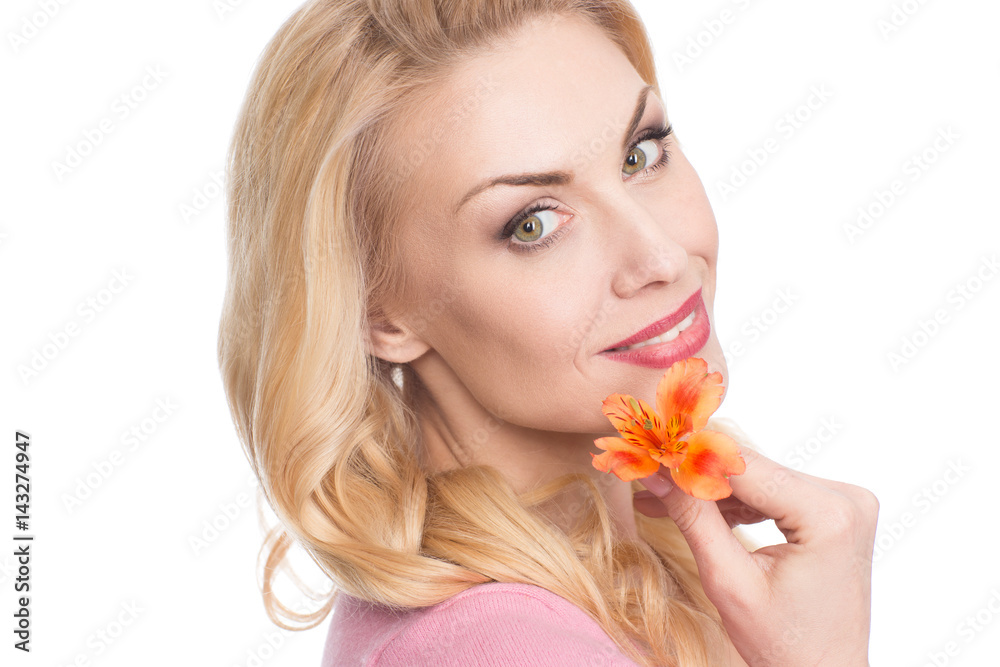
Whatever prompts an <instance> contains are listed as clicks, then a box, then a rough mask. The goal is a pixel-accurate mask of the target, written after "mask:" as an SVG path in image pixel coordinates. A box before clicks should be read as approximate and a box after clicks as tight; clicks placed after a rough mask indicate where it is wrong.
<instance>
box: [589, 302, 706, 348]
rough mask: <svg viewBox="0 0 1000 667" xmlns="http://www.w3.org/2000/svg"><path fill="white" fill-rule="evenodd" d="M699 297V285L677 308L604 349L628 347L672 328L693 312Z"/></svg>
mask: <svg viewBox="0 0 1000 667" xmlns="http://www.w3.org/2000/svg"><path fill="white" fill-rule="evenodd" d="M700 299H701V288H700V287H699V288H698V290H697V291H696V292H695V293H694V294H692V295H691V296H689V297H688V298H687V300H686V301H685V302H684V303H682V304H681V305H680V306H679V307H678V308H677V310H675V311H674V312H672V313H670V314H669V315H667V316H666V317H664V318H663V319H662V320H657V321H656V322H653V323H652V324H650V325H649V326H648V327H644V328H643V329H640V330H639V331H637V332H636V333H634V334H632V335H631V336H629V337H628V338H626V339H625V340H622V341H618V342H617V343H615V344H614V345H612V346H611V347H609V348H608V349H606V350H604V351H605V352H609V351H611V350H613V349H615V348H618V347H628V346H629V345H633V344H635V343H639V342H642V341H644V340H647V339H649V338H653V337H654V336H659V335H660V334H662V333H664V332H667V331H670V330H671V329H672V328H674V327H675V326H677V324H678V323H679V322H680V321H681V320H683V319H684V318H685V317H687V316H688V315H690V314H691V313H692V312H694V309H695V308H696V307H697V306H698V301H699V300H700Z"/></svg>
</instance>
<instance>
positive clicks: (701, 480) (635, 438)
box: [590, 357, 746, 500]
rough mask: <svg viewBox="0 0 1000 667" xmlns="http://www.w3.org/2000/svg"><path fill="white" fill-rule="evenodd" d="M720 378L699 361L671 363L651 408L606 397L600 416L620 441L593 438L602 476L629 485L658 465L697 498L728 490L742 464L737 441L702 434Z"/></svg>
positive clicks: (723, 494)
mask: <svg viewBox="0 0 1000 667" xmlns="http://www.w3.org/2000/svg"><path fill="white" fill-rule="evenodd" d="M722 389H723V387H722V374H721V373H719V372H717V371H716V372H714V373H709V372H708V364H707V363H706V362H705V360H704V359H699V358H697V357H691V358H689V359H684V360H682V361H678V362H676V363H675V364H674V365H672V366H671V367H670V368H668V369H667V372H666V373H664V374H663V377H662V378H660V382H659V384H658V385H657V386H656V410H654V409H653V408H652V407H651V406H650V405H649V404H648V403H646V402H645V401H643V400H642V399H636V398H633V397H631V396H627V395H623V394H611V395H610V396H608V397H607V398H606V399H604V404H603V406H602V408H601V412H603V413H604V414H605V416H607V418H608V419H609V420H611V424H612V425H613V426H614V427H615V428H616V429H617V430H618V432H619V433H621V435H622V437H620V438H617V437H608V438H598V439H597V440H595V441H594V444H595V445H597V446H598V447H600V448H601V449H603V450H605V452H604V453H603V454H599V455H595V454H591V455H590V456H591V457H592V460H591V462H592V463H593V464H594V467H595V468H597V469H598V470H600V471H601V472H612V473H614V474H615V475H616V476H617V477H618V478H619V479H621V480H622V481H625V482H630V481H632V480H634V479H639V478H640V477H648V476H649V475H652V474H653V473H654V472H656V471H657V470H658V469H659V467H660V464H661V463H662V464H663V465H664V466H666V467H667V468H670V476H671V477H672V478H673V480H674V484H676V485H677V486H679V487H680V488H681V490H682V491H684V492H685V493H687V494H688V495H690V496H694V497H695V498H701V499H702V500H720V499H722V498H726V497H728V496H729V495H730V494H731V493H732V492H733V489H732V487H730V486H729V476H730V475H740V474H742V473H743V472H744V471H745V470H746V462H745V461H744V460H743V457H742V456H740V449H739V446H738V445H737V444H736V441H735V440H733V439H732V438H730V437H729V436H728V435H726V434H724V433H719V432H718V431H707V430H704V429H705V424H707V423H708V418H709V417H711V416H712V413H713V412H715V411H716V410H717V409H718V407H719V403H720V402H721V401H722Z"/></svg>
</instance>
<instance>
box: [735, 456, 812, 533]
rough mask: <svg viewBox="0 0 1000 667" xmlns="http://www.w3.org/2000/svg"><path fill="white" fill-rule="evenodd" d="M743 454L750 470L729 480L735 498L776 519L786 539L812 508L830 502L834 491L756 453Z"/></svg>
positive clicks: (747, 468)
mask: <svg viewBox="0 0 1000 667" xmlns="http://www.w3.org/2000/svg"><path fill="white" fill-rule="evenodd" d="M742 454H743V459H744V460H745V461H746V464H747V466H746V471H745V472H744V473H743V474H741V475H733V476H731V477H730V478H729V486H730V487H731V488H732V489H733V494H732V497H735V498H736V499H738V500H740V501H741V502H743V503H744V504H745V505H747V506H748V507H750V508H752V509H753V510H755V511H756V512H758V513H760V514H761V515H763V516H765V517H767V518H769V519H774V522H775V524H776V525H777V526H778V528H779V529H780V530H781V531H782V532H783V533H785V537H786V539H788V537H789V533H793V532H794V531H796V530H798V529H800V528H802V526H803V525H804V523H805V522H806V514H807V513H808V512H809V510H810V508H812V507H816V506H817V504H818V503H824V502H826V501H827V500H828V498H829V494H830V492H831V489H830V488H828V487H826V486H823V485H820V484H816V483H814V482H812V481H810V480H808V479H806V478H805V477H804V476H803V475H802V474H801V473H798V472H797V471H795V470H792V469H790V468H786V467H785V466H783V465H781V464H779V463H776V462H775V461H772V460H771V459H769V458H767V457H766V456H764V455H763V454H761V453H760V452H757V451H755V450H752V449H744V450H743V452H742ZM789 541H791V540H789Z"/></svg>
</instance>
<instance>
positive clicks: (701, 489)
mask: <svg viewBox="0 0 1000 667" xmlns="http://www.w3.org/2000/svg"><path fill="white" fill-rule="evenodd" d="M746 467H747V466H746V462H745V461H744V460H743V457H742V456H740V448H739V445H737V444H736V441H735V440H733V439H732V438H730V437H729V436H728V435H726V434H724V433H719V432H718V431H698V432H697V433H695V434H693V435H692V436H691V437H690V438H688V446H687V456H686V457H684V461H683V462H682V463H681V464H680V466H678V467H677V468H671V470H670V476H671V477H673V479H674V482H675V483H676V484H677V486H679V487H681V490H682V491H684V492H685V493H686V494H688V495H689V496H694V497H695V498H701V499H702V500H721V499H722V498H727V497H729V495H730V494H731V493H732V492H733V489H732V487H731V486H729V479H728V477H729V476H730V475H742V474H743V473H744V472H745V471H746Z"/></svg>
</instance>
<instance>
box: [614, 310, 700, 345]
mask: <svg viewBox="0 0 1000 667" xmlns="http://www.w3.org/2000/svg"><path fill="white" fill-rule="evenodd" d="M694 317H695V311H693V310H692V311H691V312H690V313H688V316H687V317H685V318H684V319H683V320H681V321H680V322H678V323H677V324H676V325H674V326H673V327H671V328H670V329H669V330H667V331H665V332H663V333H662V334H660V335H658V336H653V337H652V338H647V339H646V340H642V341H639V342H638V343H633V344H632V345H625V346H623V347H612V348H611V349H608V350H605V352H624V351H626V350H636V349H638V348H640V347H646V346H647V345H656V344H658V343H669V342H670V341H672V340H673V339H675V338H677V337H678V336H680V335H681V332H682V331H684V330H685V329H687V328H688V327H690V326H691V325H692V324H694Z"/></svg>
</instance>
